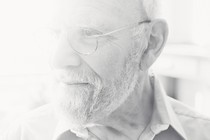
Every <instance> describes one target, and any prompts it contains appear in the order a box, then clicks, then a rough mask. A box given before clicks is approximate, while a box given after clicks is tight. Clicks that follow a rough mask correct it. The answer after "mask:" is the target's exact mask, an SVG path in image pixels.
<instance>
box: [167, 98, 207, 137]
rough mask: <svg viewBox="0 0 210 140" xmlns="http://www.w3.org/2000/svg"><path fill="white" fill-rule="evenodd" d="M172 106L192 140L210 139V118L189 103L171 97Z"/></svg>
mask: <svg viewBox="0 0 210 140" xmlns="http://www.w3.org/2000/svg"><path fill="white" fill-rule="evenodd" d="M169 100H170V103H171V106H172V108H173V110H174V112H175V114H176V116H177V118H178V120H179V121H180V123H181V125H182V127H183V129H184V130H185V133H186V135H187V137H188V139H190V140H198V139H202V140H209V139H210V134H209V132H210V118H209V117H206V116H204V115H202V114H200V113H198V112H196V111H195V110H193V109H192V108H190V107H189V106H187V105H184V104H183V103H181V102H179V101H177V100H174V99H172V98H169Z"/></svg>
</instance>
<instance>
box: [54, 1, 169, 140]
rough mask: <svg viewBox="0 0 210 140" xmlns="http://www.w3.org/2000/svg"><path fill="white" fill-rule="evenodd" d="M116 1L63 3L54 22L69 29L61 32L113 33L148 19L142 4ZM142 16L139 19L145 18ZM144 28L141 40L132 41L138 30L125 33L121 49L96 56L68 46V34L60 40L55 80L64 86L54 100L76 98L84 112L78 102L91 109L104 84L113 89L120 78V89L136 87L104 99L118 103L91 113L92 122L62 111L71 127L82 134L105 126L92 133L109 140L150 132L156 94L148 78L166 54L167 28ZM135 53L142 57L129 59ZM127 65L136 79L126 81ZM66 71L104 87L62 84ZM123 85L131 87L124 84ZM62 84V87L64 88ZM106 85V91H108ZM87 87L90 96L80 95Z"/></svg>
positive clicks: (119, 43)
mask: <svg viewBox="0 0 210 140" xmlns="http://www.w3.org/2000/svg"><path fill="white" fill-rule="evenodd" d="M112 2H113V1H105V0H99V1H97V3H96V2H92V0H80V1H77V2H72V1H67V0H64V1H62V2H59V4H58V5H59V6H58V12H57V15H58V17H56V18H55V19H56V22H53V23H56V25H58V26H57V27H64V28H61V29H62V30H65V29H66V26H71V27H72V26H78V25H79V26H83V25H85V26H88V27H91V28H95V29H97V30H100V31H103V32H108V31H112V30H114V29H117V28H119V27H123V26H125V25H129V24H132V23H135V22H138V21H139V20H140V19H141V20H143V19H144V15H142V14H143V13H144V12H143V11H142V12H140V11H141V7H140V8H138V9H139V10H140V11H139V13H138V12H136V11H134V9H133V7H134V6H135V5H137V4H131V5H129V6H127V7H126V5H122V4H120V5H119V6H118V5H117V4H115V2H117V0H116V1H114V4H113V3H112ZM125 7H126V8H125ZM128 10H129V11H131V12H129V14H131V13H135V14H133V15H129V14H128V12H127V11H128ZM132 10H133V11H132ZM135 10H136V9H135ZM122 13H125V14H122ZM136 13H138V14H136ZM122 15H123V16H122ZM137 17H140V19H138V18H137ZM128 18H129V19H130V20H128ZM145 29H146V30H145V32H144V34H140V33H139V34H140V35H139V38H137V39H133V38H132V35H133V30H131V29H128V30H126V31H123V32H120V34H116V35H115V37H116V38H117V39H115V40H113V42H115V43H116V44H117V46H114V45H105V46H103V47H100V48H98V50H97V51H96V52H95V53H93V54H91V55H81V54H78V53H76V52H75V51H74V50H73V49H72V48H71V47H70V46H69V43H68V41H67V39H66V37H65V33H64V35H63V36H62V37H61V39H60V41H59V43H58V44H56V47H55V50H54V53H53V56H52V61H51V65H52V66H53V71H54V74H55V79H56V80H57V83H56V87H59V88H57V89H56V91H57V92H56V94H57V96H55V97H56V99H57V98H59V99H60V100H59V104H62V103H63V102H62V101H64V100H65V98H69V100H70V99H71V98H73V99H75V100H76V101H75V100H72V101H70V102H72V103H74V104H75V106H74V107H75V110H77V109H78V110H79V109H80V110H82V109H83V108H82V107H84V106H82V103H81V104H79V102H80V101H81V102H84V101H86V102H87V105H86V106H88V105H89V104H88V103H89V102H90V100H91V102H90V104H91V103H92V102H94V101H95V100H92V99H94V98H92V96H94V95H95V96H96V95H100V93H101V92H102V91H101V90H102V89H103V86H104V87H106V86H107V87H112V86H110V85H109V84H108V83H112V82H113V81H115V82H116V79H117V80H118V81H120V82H119V88H121V86H120V85H128V84H129V83H130V81H133V80H134V81H135V83H134V84H132V86H133V87H132V88H131V89H130V90H128V92H129V93H127V94H128V95H126V93H124V94H123V93H122V92H123V91H124V90H119V91H117V90H116V91H115V92H114V93H116V95H115V96H114V97H116V99H113V98H110V99H109V100H105V99H104V100H103V99H100V100H99V103H100V102H102V101H105V102H111V103H113V105H111V106H109V108H108V109H107V108H106V107H107V106H108V105H109V104H105V105H104V106H102V107H101V108H100V109H99V110H100V111H95V112H94V113H92V114H91V113H90V116H91V115H92V117H91V119H87V117H84V116H82V117H81V119H80V120H79V119H77V118H80V117H78V116H76V115H75V116H74V113H75V110H74V111H72V112H70V113H62V112H59V113H60V114H62V115H61V117H62V116H65V117H64V118H65V119H66V120H67V121H69V123H70V124H71V126H72V127H74V128H75V129H77V130H79V129H83V128H84V129H85V127H86V126H88V125H89V124H100V125H102V126H94V127H89V128H88V129H89V130H90V131H91V132H92V133H94V134H95V135H96V136H98V137H101V138H103V137H107V136H108V135H106V134H109V135H110V136H111V137H110V138H109V137H107V139H111V138H113V137H116V138H117V137H118V136H124V137H126V138H128V139H137V138H138V136H139V134H140V132H141V131H143V130H144V129H145V127H146V126H147V124H148V123H149V121H150V117H151V114H152V108H153V107H152V106H153V104H152V99H153V91H152V87H151V82H150V79H149V76H148V69H149V67H150V66H151V65H152V64H153V62H154V61H155V60H156V59H157V57H158V56H159V54H160V53H161V51H162V48H163V46H164V44H165V41H166V38H167V34H168V30H167V25H166V23H165V22H164V21H162V20H154V21H152V22H151V23H149V24H148V25H147V26H145ZM134 52H135V53H137V56H136V57H135V58H131V57H130V56H132V54H133V53H134ZM129 62H130V63H129ZM126 64H129V66H130V67H132V69H131V73H129V74H130V75H134V76H133V77H132V76H131V77H132V78H130V79H129V78H127V77H126V76H125V77H124V79H123V78H122V77H123V75H126V74H124V73H123V72H125V71H124V69H125V66H126ZM126 72H127V71H126ZM67 73H71V74H69V75H71V76H72V77H74V76H75V75H82V73H84V74H85V75H88V74H90V75H92V76H93V77H98V81H99V83H100V84H101V85H102V86H99V87H98V88H94V87H88V88H85V87H82V86H81V85H80V87H79V86H75V85H74V86H72V85H63V84H62V82H61V81H62V80H63V79H65V78H63V77H65V76H69V75H68V74H67ZM71 76H69V77H71ZM127 76H128V75H127ZM72 77H71V78H72ZM132 79H133V80H132ZM129 80H130V81H129ZM123 81H126V82H128V83H126V82H125V83H123ZM61 84H62V85H63V86H60V85H61ZM105 85H106V86H105ZM107 87H106V88H105V89H106V90H105V91H108V90H107V89H108V88H107ZM84 89H87V93H88V94H87V95H78V94H79V93H80V91H84ZM73 93H74V94H73ZM106 93H107V95H108V92H104V93H103V94H101V96H99V97H100V98H105V96H103V95H106ZM110 93H112V92H110ZM120 94H122V96H121V95H120ZM62 96H63V97H62ZM86 96H87V97H86ZM110 96H111V95H110ZM70 97H71V98H70ZM80 98H82V99H83V98H84V100H82V99H81V100H80ZM77 101H78V102H77ZM64 102H65V101H64ZM99 105H100V104H99ZM99 105H98V106H99ZM119 105H120V106H119ZM90 106H91V105H90ZM66 108H67V107H66ZM93 108H94V106H93ZM58 109H61V108H58ZM107 110H108V111H107ZM80 112H81V111H80ZM107 112H108V113H107ZM75 114H76V113H75ZM77 115H78V114H77ZM73 123H74V124H73ZM74 128H72V129H74Z"/></svg>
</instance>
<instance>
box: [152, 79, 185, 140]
mask: <svg viewBox="0 0 210 140" xmlns="http://www.w3.org/2000/svg"><path fill="white" fill-rule="evenodd" d="M151 84H152V85H153V88H154V89H153V91H154V108H153V109H154V110H153V115H152V119H151V122H150V128H151V130H152V131H153V132H154V133H155V134H158V133H160V132H161V131H164V130H167V129H168V127H169V126H171V127H172V128H173V129H174V130H175V131H176V132H177V133H178V134H179V135H180V136H181V137H182V138H183V139H187V138H186V134H185V132H184V130H183V127H182V126H181V123H180V121H179V120H178V118H177V116H176V114H175V112H174V110H173V109H172V106H171V105H170V103H169V99H168V98H169V97H167V96H166V93H165V90H164V89H163V87H162V85H161V84H160V82H159V81H158V80H157V79H156V78H155V76H154V75H152V76H151Z"/></svg>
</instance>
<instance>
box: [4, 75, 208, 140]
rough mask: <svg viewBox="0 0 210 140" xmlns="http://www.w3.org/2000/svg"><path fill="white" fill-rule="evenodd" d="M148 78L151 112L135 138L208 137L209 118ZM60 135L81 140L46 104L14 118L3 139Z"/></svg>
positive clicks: (196, 139)
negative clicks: (149, 117)
mask: <svg viewBox="0 0 210 140" xmlns="http://www.w3.org/2000/svg"><path fill="white" fill-rule="evenodd" d="M151 78H152V81H154V82H153V83H152V84H153V87H154V111H153V115H152V119H151V121H150V123H149V125H148V126H147V127H146V128H145V130H144V131H143V132H142V133H140V134H139V139H138V140H210V119H209V118H206V117H204V116H202V115H199V114H198V113H196V112H194V111H193V110H192V109H190V108H189V107H187V106H185V105H183V104H182V103H180V102H178V101H176V100H174V99H172V98H170V97H167V96H166V94H165V91H164V90H163V88H162V86H161V85H160V83H159V82H158V80H156V79H155V77H151ZM100 127H105V126H100ZM87 133H88V132H87ZM106 135H109V134H106ZM60 137H65V138H64V139H62V140H67V139H68V140H81V138H80V137H78V136H76V135H75V134H74V133H73V132H71V131H70V130H69V127H68V126H67V125H66V123H65V122H62V120H58V119H57V118H56V117H55V115H54V111H53V108H52V106H51V105H50V104H48V105H45V106H42V107H40V108H38V109H36V110H34V111H32V112H30V113H28V114H27V115H25V116H24V117H22V118H21V119H18V120H16V121H15V123H13V125H11V126H10V128H9V130H8V131H7V133H6V134H5V135H4V136H3V139H2V140H57V139H58V138H60ZM113 139H114V140H118V139H119V140H124V139H125V138H123V137H119V138H116V137H115V138H113ZM102 140H103V139H102Z"/></svg>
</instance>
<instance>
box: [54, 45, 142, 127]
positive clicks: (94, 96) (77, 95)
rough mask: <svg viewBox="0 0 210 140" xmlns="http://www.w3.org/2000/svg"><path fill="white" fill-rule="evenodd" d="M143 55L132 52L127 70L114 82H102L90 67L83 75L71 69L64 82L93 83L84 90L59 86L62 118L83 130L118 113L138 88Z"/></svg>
mask: <svg viewBox="0 0 210 140" xmlns="http://www.w3.org/2000/svg"><path fill="white" fill-rule="evenodd" d="M133 49H134V48H133ZM138 51H141V50H138ZM140 53H141V52H140ZM139 56H140V54H139V52H137V50H135V51H133V50H132V51H131V53H130V54H129V55H128V57H127V58H126V60H125V64H124V67H123V68H121V69H119V72H116V73H118V75H117V76H116V77H115V78H113V79H101V78H100V77H99V76H98V75H97V74H96V73H94V72H93V71H92V70H91V69H88V68H86V70H82V71H80V72H78V71H72V70H69V71H68V73H66V74H64V75H63V78H64V79H65V78H66V77H68V78H72V79H76V80H80V81H81V80H83V81H86V82H89V83H91V84H90V85H86V86H82V87H76V86H75V87H72V86H66V85H57V86H56V90H55V96H54V103H55V105H56V111H57V114H58V115H59V117H61V118H62V119H65V120H66V121H67V122H69V124H71V127H72V128H73V129H80V128H85V127H86V126H88V125H91V124H92V123H94V122H96V121H99V120H101V119H103V118H104V117H106V116H108V115H109V114H111V113H112V112H113V111H115V110H116V109H117V108H118V107H119V106H121V105H122V104H123V103H124V101H125V100H126V99H127V98H128V96H129V95H130V94H131V93H132V92H133V90H134V88H135V86H136V85H137V81H138V78H139V65H138V64H139V62H138V60H139Z"/></svg>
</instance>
